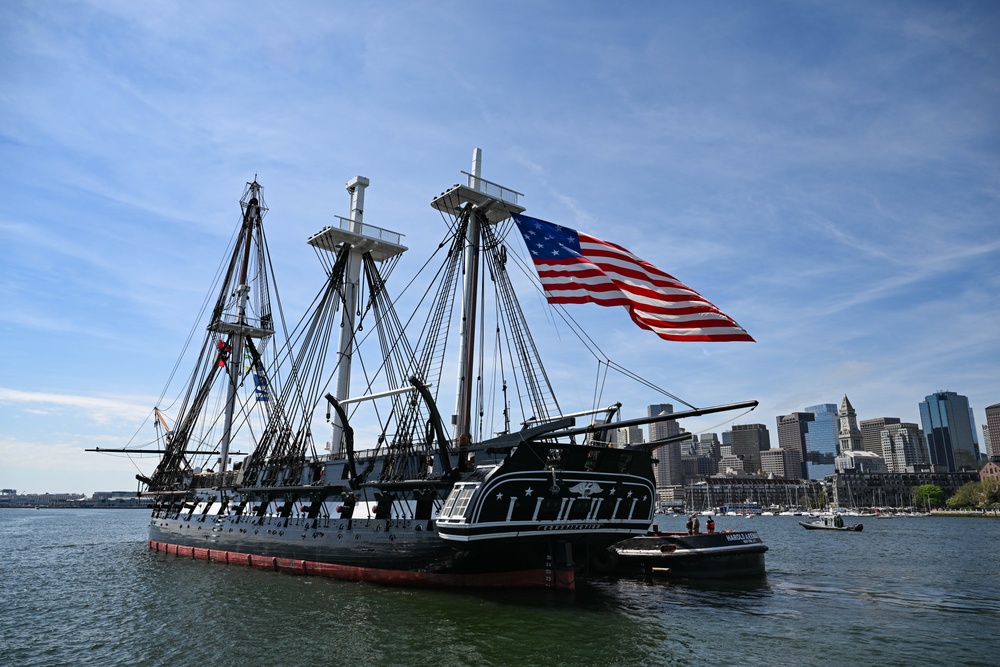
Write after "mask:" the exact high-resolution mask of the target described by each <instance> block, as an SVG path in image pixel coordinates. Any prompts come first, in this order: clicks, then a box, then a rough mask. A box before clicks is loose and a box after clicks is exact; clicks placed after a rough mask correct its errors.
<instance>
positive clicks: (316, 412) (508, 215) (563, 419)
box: [129, 149, 756, 589]
mask: <svg viewBox="0 0 1000 667" xmlns="http://www.w3.org/2000/svg"><path fill="white" fill-rule="evenodd" d="M481 165H482V154H481V151H479V149H476V151H475V152H474V154H473V165H472V170H471V171H469V172H462V174H463V180H464V182H462V183H460V184H457V185H454V186H452V187H450V188H448V189H447V190H445V191H444V192H442V193H441V194H439V195H438V196H436V197H434V198H433V200H432V202H431V206H432V207H433V209H435V210H436V211H437V212H439V214H440V216H441V218H442V219H443V221H444V224H443V228H442V232H441V234H442V240H441V243H440V244H439V245H438V247H437V251H436V252H435V253H434V254H433V255H432V257H431V258H430V259H428V260H427V262H426V263H425V264H424V266H423V268H422V269H421V270H420V272H419V273H418V275H417V277H416V278H402V279H397V278H396V277H395V276H394V275H393V273H394V269H395V268H396V267H397V266H398V265H399V263H400V261H399V260H400V257H401V255H402V254H403V253H404V252H405V251H406V250H407V248H406V247H405V246H404V245H403V237H402V235H400V234H399V233H396V232H392V231H389V230H387V229H383V228H379V227H375V226H373V225H370V224H368V223H366V222H364V220H363V211H364V198H365V190H366V188H367V186H368V185H369V181H368V179H366V178H364V177H361V176H358V177H355V178H353V179H351V180H350V181H349V182H348V183H347V191H348V194H349V208H348V211H347V212H348V215H347V216H346V217H339V216H338V217H337V218H336V220H335V224H332V225H330V226H327V227H324V228H323V229H321V230H320V231H319V232H317V233H316V234H314V235H313V236H312V237H310V238H309V239H308V244H309V245H310V246H312V248H313V249H314V251H315V254H316V256H317V257H318V259H319V261H320V263H321V265H322V267H323V275H324V276H325V279H324V280H323V281H322V284H321V285H320V286H319V289H318V291H317V293H316V295H315V297H314V298H313V299H312V302H311V306H310V307H309V308H308V309H307V312H306V313H305V315H303V316H302V317H301V318H300V319H298V320H297V321H296V322H295V323H293V324H290V323H289V322H288V320H286V316H285V313H284V311H283V310H282V308H281V305H280V303H281V302H280V300H279V298H278V290H277V287H276V284H275V281H274V277H273V275H272V264H271V259H270V255H269V252H268V244H267V240H266V237H265V234H264V224H263V222H264V218H265V214H266V213H267V210H268V209H267V206H266V205H265V203H264V199H263V196H262V191H263V189H262V187H261V185H260V184H259V183H257V182H256V180H255V181H254V182H251V183H249V184H248V185H247V187H246V190H245V192H244V194H243V197H242V199H241V201H240V206H241V219H240V224H239V228H238V229H237V231H236V233H235V234H234V236H233V240H232V242H231V245H230V247H229V248H228V252H227V255H226V257H227V258H226V259H225V260H224V261H223V263H222V265H221V268H220V270H219V273H218V277H217V283H216V286H215V288H214V290H213V292H212V294H214V297H210V298H209V299H208V300H206V308H205V311H204V313H203V320H202V322H203V326H204V327H205V328H204V330H203V335H202V336H201V345H200V349H198V350H196V352H197V354H195V355H190V356H194V357H196V358H197V361H196V363H195V364H194V370H193V372H192V373H191V375H190V378H189V380H188V381H187V383H186V384H185V387H184V389H183V391H182V392H181V393H180V395H179V396H178V398H177V399H176V400H175V401H174V402H173V403H171V404H168V405H161V406H158V407H157V408H156V409H155V410H154V411H153V413H151V414H152V415H155V417H154V418H153V419H152V422H153V424H154V427H155V428H156V431H157V435H156V438H155V442H156V446H155V447H156V448H155V449H154V450H150V449H143V448H139V449H138V450H129V451H145V452H149V451H155V452H156V453H158V454H159V455H160V459H159V463H158V465H157V466H156V469H155V471H153V472H152V473H151V474H150V475H149V476H144V475H137V478H138V479H139V482H140V492H141V493H142V495H144V496H147V497H149V498H151V499H152V503H153V505H152V507H153V509H152V517H151V520H150V523H149V537H148V542H149V547H150V549H152V550H155V551H157V552H163V553H165V554H170V555H175V556H179V557H185V558H197V559H204V560H210V561H216V562H221V563H228V564H239V565H246V566H254V567H261V568H267V569H273V570H277V571H284V572H290V573H296V574H312V575H322V576H329V577H335V578H341V579H348V580H364V581H370V582H378V583H385V584H402V585H427V586H448V587H452V586H453V587H491V586H493V587H496V586H526V587H550V588H556V589H572V588H573V587H574V586H575V583H576V581H577V578H578V577H580V576H586V574H587V573H588V572H589V570H590V568H591V566H592V564H594V563H595V562H598V561H600V560H601V558H600V556H601V555H606V553H607V549H608V548H609V547H610V546H611V545H613V544H615V543H617V542H620V541H622V540H626V539H628V538H631V537H635V536H639V535H643V534H645V533H646V532H647V530H648V529H649V527H650V524H651V523H652V520H653V513H654V509H655V506H656V488H655V481H654V474H653V467H654V461H655V459H654V458H653V457H654V454H655V451H656V449H657V447H659V446H662V445H663V444H666V443H667V442H669V441H670V439H664V440H661V441H658V442H652V443H645V444H639V445H630V446H624V447H618V446H610V445H609V442H610V440H611V438H610V437H609V433H610V432H611V431H613V430H616V429H620V428H622V427H627V426H636V425H640V424H648V423H653V422H657V421H666V420H677V419H683V418H685V417H693V416H698V415H703V414H708V413H713V412H723V411H728V410H739V409H752V408H753V407H754V406H756V402H754V401H747V402H742V403H733V404H728V405H719V406H712V407H702V408H698V407H694V406H690V405H689V407H690V408H691V409H689V410H684V411H682V412H677V413H673V414H660V415H657V416H655V417H650V418H644V419H634V420H624V421H622V420H620V419H618V412H619V408H620V404H618V403H613V404H609V405H603V404H602V406H601V407H594V406H591V407H590V409H580V410H569V411H564V410H563V408H562V407H561V405H560V403H559V402H558V400H557V399H556V396H555V393H554V392H553V388H552V382H551V381H550V377H549V375H548V374H547V372H546V370H545V367H544V366H543V365H542V361H541V359H540V357H539V353H538V348H537V346H536V344H535V341H534V340H533V338H532V335H531V329H530V328H529V326H528V321H527V318H526V317H525V313H524V311H523V310H522V308H521V306H520V304H519V302H518V298H517V297H518V294H517V291H518V290H517V289H516V288H515V282H514V281H512V279H511V275H510V272H509V269H510V268H511V267H515V266H516V267H517V270H518V271H530V270H531V269H532V268H533V269H534V270H535V271H537V279H538V280H539V281H540V283H541V287H540V289H541V290H542V291H543V292H544V294H545V296H546V298H547V300H548V301H549V302H550V303H552V304H561V303H583V302H588V301H589V302H594V303H598V304H600V305H622V306H625V307H626V308H627V309H628V311H629V314H630V315H631V317H632V319H633V320H634V321H635V322H636V324H638V325H639V326H641V327H643V328H646V329H650V330H652V331H653V332H655V333H657V334H658V335H660V336H661V337H662V338H666V339H673V338H675V337H682V336H687V337H689V338H690V339H692V340H751V339H750V338H749V336H748V335H746V332H745V331H743V330H742V329H741V328H740V327H739V326H738V325H736V324H735V322H733V321H732V320H730V319H729V318H728V317H727V316H725V315H724V314H722V313H721V312H720V311H718V309H716V308H715V307H714V306H712V305H711V304H708V302H706V301H704V300H703V299H702V298H701V297H700V295H698V294H697V293H696V292H694V291H693V290H690V289H689V288H686V287H685V286H683V285H681V284H680V283H677V282H676V281H674V279H673V278H672V277H671V276H669V274H665V273H662V272H660V273H659V274H655V275H654V274H651V273H648V271H649V270H652V269H654V268H655V267H652V266H651V265H648V264H646V263H645V262H642V261H641V260H638V258H634V256H631V255H630V254H629V255H628V256H629V257H633V258H634V259H635V267H633V266H632V265H631V264H630V262H631V260H627V259H626V260H625V262H624V264H625V265H628V266H625V267H624V268H622V267H619V269H620V273H621V274H622V275H624V276H625V277H624V278H622V277H621V276H618V277H615V276H613V275H610V273H608V272H609V271H611V272H612V273H613V272H614V269H613V268H612V269H609V268H608V267H607V266H602V261H604V263H605V264H607V263H608V261H610V260H607V258H605V260H599V259H595V256H596V255H595V253H594V251H593V250H592V249H591V250H587V246H588V244H591V243H592V241H593V239H592V237H587V236H586V235H584V234H582V233H579V234H578V233H577V232H575V231H574V230H571V229H569V228H565V227H560V226H558V225H552V224H551V223H546V222H544V221H542V220H538V219H536V218H531V217H528V216H526V215H524V211H525V209H524V208H523V207H522V206H521V205H520V203H519V202H520V199H521V198H522V197H523V195H521V194H520V193H518V192H515V191H513V190H510V189H508V188H506V187H503V186H500V185H498V184H496V183H493V182H490V181H487V180H486V179H484V178H483V177H482V173H481ZM508 242H510V243H525V244H526V245H527V249H528V253H529V255H530V256H531V258H532V259H531V260H530V261H531V262H532V263H533V264H534V267H532V264H531V263H528V262H526V261H525V260H524V259H522V258H521V256H522V255H523V251H522V252H521V255H518V253H517V252H516V251H515V250H514V249H513V248H510V246H509V245H508ZM553 244H555V245H553ZM607 245H608V247H609V248H611V249H614V248H618V247H617V246H613V245H611V244H607ZM540 249H545V251H546V253H548V254H549V255H551V256H552V257H555V259H554V260H552V261H549V260H547V259H546V257H543V256H541V255H540V253H539V250H540ZM549 250H551V252H549ZM619 250H621V251H623V252H625V253H626V254H627V251H624V249H620V248H619ZM614 252H617V250H615V251H614ZM597 254H600V253H599V252H598V253H597ZM588 257H589V259H588ZM615 261H618V260H615ZM611 264H614V262H611ZM619 264H621V262H619ZM592 265H597V266H598V267H599V268H598V269H597V271H598V272H599V273H600V275H597V274H596V273H594V269H593V268H591V267H592ZM634 268H635V269H636V270H637V271H638V273H637V274H634V275H633V273H634V272H633V269H634ZM574 271H577V273H576V274H574V273H573V272H574ZM657 271H658V270H657ZM567 272H568V273H567ZM643 272H646V273H643ZM639 274H642V275H639ZM660 274H662V276H666V278H662V277H661V276H660ZM609 276H610V277H609ZM630 276H631V277H630ZM532 278H535V276H532ZM668 279H669V280H668ZM621 280H624V281H625V283H628V285H625V284H624V283H621V282H620V281H621ZM670 281H674V282H673V283H671V282H670ZM396 285H398V286H399V287H401V288H403V289H399V290H396V289H394V286H396ZM615 285H617V287H615ZM623 285H624V286H623ZM521 289H522V291H523V288H521ZM654 293H660V294H661V296H662V298H661V300H660V301H657V300H656V298H654V297H651V296H650V295H651V294H654ZM403 303H407V304H409V306H410V307H412V313H411V312H410V311H409V309H407V314H405V315H404V314H402V312H401V311H402V310H403V308H402V306H401V305H400V304H403ZM637 304H638V305H637ZM658 304H659V305H658ZM581 333H583V334H584V337H585V338H586V337H587V336H586V332H581ZM194 335H196V334H193V336H194ZM641 335H646V334H641ZM453 379H454V389H453V390H452V389H451V387H452V386H453V385H452V382H453ZM445 403H447V407H446V406H445ZM451 408H453V410H452V409H451ZM616 419H618V420H617V421H616Z"/></svg>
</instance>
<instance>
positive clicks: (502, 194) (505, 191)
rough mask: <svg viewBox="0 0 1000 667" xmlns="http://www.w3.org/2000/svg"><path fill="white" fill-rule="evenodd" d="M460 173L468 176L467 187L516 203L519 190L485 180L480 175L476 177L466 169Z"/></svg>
mask: <svg viewBox="0 0 1000 667" xmlns="http://www.w3.org/2000/svg"><path fill="white" fill-rule="evenodd" d="M462 173H463V174H465V175H466V176H468V177H469V187H470V188H471V189H473V190H475V191H477V192H482V193H483V194H484V195H489V196H490V197H493V198H494V199H499V200H500V201H505V202H507V203H509V204H514V205H515V206H517V205H518V203H517V198H518V197H520V196H521V193H520V192H517V191H516V190H511V189H510V188H505V187H504V186H502V185H500V184H498V183H494V182H492V181H487V180H486V179H485V178H482V177H478V178H477V177H476V176H475V175H474V174H470V173H469V172H467V171H463V172H462Z"/></svg>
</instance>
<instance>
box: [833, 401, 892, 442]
mask: <svg viewBox="0 0 1000 667" xmlns="http://www.w3.org/2000/svg"><path fill="white" fill-rule="evenodd" d="M837 444H838V445H839V448H840V453H841V454H843V453H844V452H860V451H864V449H865V448H864V441H863V440H862V439H861V429H860V428H858V413H856V412H855V411H854V406H853V405H851V401H850V400H849V399H848V398H847V394H844V400H843V401H841V402H840V428H839V430H838V431H837ZM878 454H879V456H881V455H882V452H879V453H878Z"/></svg>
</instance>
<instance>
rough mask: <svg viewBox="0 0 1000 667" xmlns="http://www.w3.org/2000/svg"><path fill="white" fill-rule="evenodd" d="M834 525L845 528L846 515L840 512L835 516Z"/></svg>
mask: <svg viewBox="0 0 1000 667" xmlns="http://www.w3.org/2000/svg"><path fill="white" fill-rule="evenodd" d="M833 525H834V526H836V527H837V528H843V527H844V517H842V516H840V515H839V514H838V515H837V516H835V517H834V519H833Z"/></svg>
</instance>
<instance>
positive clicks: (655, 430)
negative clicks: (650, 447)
mask: <svg viewBox="0 0 1000 667" xmlns="http://www.w3.org/2000/svg"><path fill="white" fill-rule="evenodd" d="M673 412H674V406H673V405H671V404H670V403H657V404H654V405H648V406H646V416H647V417H655V416H657V415H662V414H673ZM680 433H681V428H680V425H679V424H678V423H677V422H676V421H674V420H669V421H662V422H654V423H652V424H650V425H649V442H656V441H657V440H663V439H665V438H669V437H672V436H675V435H680ZM654 458H656V459H657V460H658V461H659V463H657V464H656V468H654V469H653V476H654V477H655V478H656V487H657V488H662V487H665V486H680V485H681V484H683V483H684V464H683V461H682V460H681V443H680V442H672V443H670V444H668V445H664V446H663V447H660V448H658V449H657V450H656V453H655V454H654Z"/></svg>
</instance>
